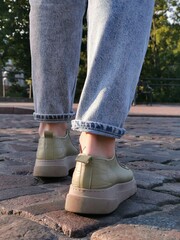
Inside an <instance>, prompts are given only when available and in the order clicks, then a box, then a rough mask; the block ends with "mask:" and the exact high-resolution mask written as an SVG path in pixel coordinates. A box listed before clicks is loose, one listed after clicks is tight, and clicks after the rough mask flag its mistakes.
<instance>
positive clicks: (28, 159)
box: [2, 152, 36, 165]
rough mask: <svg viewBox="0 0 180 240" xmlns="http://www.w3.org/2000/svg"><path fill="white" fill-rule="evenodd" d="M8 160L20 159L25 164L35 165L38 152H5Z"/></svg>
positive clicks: (4, 155)
mask: <svg viewBox="0 0 180 240" xmlns="http://www.w3.org/2000/svg"><path fill="white" fill-rule="evenodd" d="M2 157H4V158H5V159H6V160H8V161H18V162H20V163H23V164H28V165H34V162H35V159H36V152H11V153H7V154H3V155H2Z"/></svg>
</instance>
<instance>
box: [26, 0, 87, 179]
mask: <svg viewBox="0 0 180 240" xmlns="http://www.w3.org/2000/svg"><path fill="white" fill-rule="evenodd" d="M86 2H87V0H66V1H64V0H30V5H31V11H30V45H31V56H32V79H33V95H34V106H35V112H34V118H35V120H38V121H39V122H40V127H39V135H40V137H41V138H40V141H39V145H38V151H37V159H36V164H35V168H34V175H35V176H53V177H56V176H61V175H66V174H67V170H68V167H66V166H65V168H66V169H65V171H64V170H62V166H61V164H62V162H63V161H66V159H65V158H66V156H67V155H74V154H77V150H75V148H74V147H73V146H72V144H71V141H70V139H69V135H68V134H67V121H69V120H71V119H72V118H73V117H74V112H73V110H72V103H73V100H74V92H75V87H76V78H77V74H78V66H79V56H80V46H81V36H82V20H83V15H84V13H85V11H86ZM60 159H61V160H62V159H63V161H61V162H60V161H59V160H60ZM49 160H51V161H49ZM67 161H68V160H67ZM65 164H67V163H63V165H65ZM70 165H71V166H72V165H74V161H73V164H72V161H70ZM61 170H62V171H61ZM58 171H59V172H58Z"/></svg>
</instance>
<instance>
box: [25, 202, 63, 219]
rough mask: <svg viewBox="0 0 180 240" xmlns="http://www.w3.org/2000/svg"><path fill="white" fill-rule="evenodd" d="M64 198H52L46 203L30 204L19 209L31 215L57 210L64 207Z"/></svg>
mask: <svg viewBox="0 0 180 240" xmlns="http://www.w3.org/2000/svg"><path fill="white" fill-rule="evenodd" d="M64 205H65V200H64V199H60V200H55V201H54V200H52V201H49V202H46V203H43V202H41V203H38V204H35V205H31V206H28V207H25V208H21V209H20V210H21V211H23V212H24V213H28V214H29V213H30V214H31V215H33V216H37V215H42V214H44V213H48V212H52V211H58V210H62V209H64Z"/></svg>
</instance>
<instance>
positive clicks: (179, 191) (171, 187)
mask: <svg viewBox="0 0 180 240" xmlns="http://www.w3.org/2000/svg"><path fill="white" fill-rule="evenodd" d="M154 190H156V191H158V192H167V193H169V194H172V195H175V196H177V197H180V183H164V184H163V186H160V187H155V188H154ZM179 201H180V199H179Z"/></svg>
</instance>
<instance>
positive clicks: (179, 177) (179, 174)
mask: <svg viewBox="0 0 180 240" xmlns="http://www.w3.org/2000/svg"><path fill="white" fill-rule="evenodd" d="M155 173H156V174H158V175H159V176H163V177H166V179H167V180H168V179H169V180H170V181H177V182H179V181H180V171H178V170H176V171H175V170H156V171H155Z"/></svg>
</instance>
